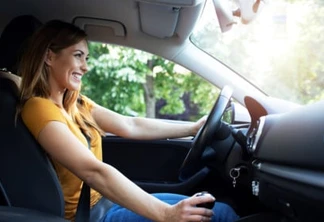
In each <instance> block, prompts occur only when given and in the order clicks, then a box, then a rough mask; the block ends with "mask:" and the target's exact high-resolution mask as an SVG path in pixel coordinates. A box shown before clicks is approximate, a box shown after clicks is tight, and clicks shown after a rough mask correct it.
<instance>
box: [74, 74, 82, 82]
mask: <svg viewBox="0 0 324 222" xmlns="http://www.w3.org/2000/svg"><path fill="white" fill-rule="evenodd" d="M72 76H73V77H74V78H75V79H77V80H78V81H81V78H82V75H81V74H79V73H73V74H72Z"/></svg>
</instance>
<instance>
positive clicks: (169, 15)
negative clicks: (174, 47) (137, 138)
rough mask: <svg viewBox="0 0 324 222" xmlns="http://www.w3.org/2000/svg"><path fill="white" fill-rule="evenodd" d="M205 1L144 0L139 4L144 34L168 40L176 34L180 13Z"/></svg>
mask: <svg viewBox="0 0 324 222" xmlns="http://www.w3.org/2000/svg"><path fill="white" fill-rule="evenodd" d="M203 2H205V0H174V1H173V0H142V1H139V3H138V8H139V17H140V18H139V19H140V25H141V29H142V31H143V32H144V33H146V34H148V35H151V36H154V37H158V38H168V37H172V36H174V35H175V33H176V28H177V24H178V22H179V17H180V13H181V11H182V10H183V9H185V8H191V7H195V6H197V5H199V4H201V3H203Z"/></svg>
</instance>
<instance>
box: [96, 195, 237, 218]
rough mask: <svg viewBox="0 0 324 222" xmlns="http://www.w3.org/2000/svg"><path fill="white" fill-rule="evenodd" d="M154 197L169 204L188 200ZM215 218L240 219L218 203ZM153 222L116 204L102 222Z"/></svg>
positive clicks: (178, 196)
mask: <svg viewBox="0 0 324 222" xmlns="http://www.w3.org/2000/svg"><path fill="white" fill-rule="evenodd" d="M153 196H155V197H157V198H158V199H160V200H162V201H164V202H166V203H169V204H171V205H172V204H176V203H177V202H179V201H181V200H183V199H186V198H188V196H184V195H179V194H170V193H158V194H153ZM213 211H214V216H213V218H212V221H213V222H234V221H236V220H237V219H238V218H239V217H238V216H237V215H236V213H235V212H234V210H233V209H232V208H231V207H230V206H228V205H227V204H224V203H219V202H216V203H215V205H214V208H213ZM124 221H126V222H128V221H130V222H151V220H149V219H146V218H144V217H142V216H139V215H137V214H135V213H134V212H132V211H130V210H128V209H126V208H124V207H121V206H119V205H117V204H114V205H113V206H112V207H111V208H110V210H109V211H108V212H107V214H106V216H105V217H104V218H103V220H102V222H124Z"/></svg>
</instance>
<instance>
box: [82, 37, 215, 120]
mask: <svg viewBox="0 0 324 222" xmlns="http://www.w3.org/2000/svg"><path fill="white" fill-rule="evenodd" d="M89 51H90V58H89V61H88V65H89V72H88V73H87V75H85V76H84V77H83V80H82V81H83V85H82V93H83V94H85V95H87V96H89V97H90V98H91V99H93V100H94V101H95V102H97V103H98V104H101V105H103V106H105V107H107V108H109V109H111V110H113V111H116V112H118V113H121V114H125V115H131V116H145V117H150V118H162V119H174V120H186V121H194V120H197V119H198V118H200V117H201V116H203V115H206V114H208V112H209V111H210V109H211V106H212V105H213V102H214V101H215V100H216V98H217V96H218V93H219V90H218V89H217V88H216V87H215V86H213V85H211V84H210V83H208V82H207V81H206V80H204V79H202V78H201V77H199V76H197V75H195V74H194V73H192V72H190V71H189V70H187V69H185V68H183V67H181V66H179V65H177V64H175V63H173V62H171V61H168V60H165V59H163V58H161V57H158V56H155V55H152V54H149V53H146V52H143V51H140V50H135V49H132V48H127V47H121V46H116V45H108V44H102V43H95V42H90V43H89Z"/></svg>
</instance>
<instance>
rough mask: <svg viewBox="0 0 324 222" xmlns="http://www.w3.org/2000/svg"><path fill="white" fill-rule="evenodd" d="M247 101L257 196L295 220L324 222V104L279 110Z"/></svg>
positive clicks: (252, 100) (255, 193) (250, 147)
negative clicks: (323, 221)
mask: <svg viewBox="0 0 324 222" xmlns="http://www.w3.org/2000/svg"><path fill="white" fill-rule="evenodd" d="M245 102H246V107H247V109H248V111H249V113H250V115H251V125H250V128H249V130H248V132H247V150H248V153H249V154H250V156H251V163H252V171H253V177H252V178H253V179H252V183H251V189H252V192H253V194H254V195H255V196H257V197H258V198H259V200H260V201H261V202H262V203H264V204H265V205H266V206H269V207H270V208H271V209H275V210H276V211H278V212H281V213H282V214H284V215H286V216H287V217H288V218H290V219H291V220H292V221H322V220H323V218H324V216H323V213H322V212H323V210H324V101H321V102H317V103H314V104H311V105H305V106H285V107H280V106H279V107H277V110H276V109H275V108H276V106H275V103H273V102H272V103H271V102H264V101H261V102H260V101H256V100H255V99H253V98H252V97H246V98H245ZM320 218H322V219H320Z"/></svg>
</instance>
